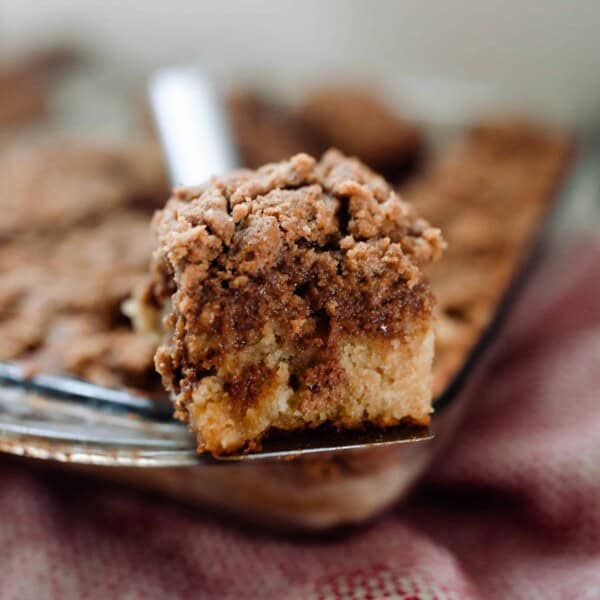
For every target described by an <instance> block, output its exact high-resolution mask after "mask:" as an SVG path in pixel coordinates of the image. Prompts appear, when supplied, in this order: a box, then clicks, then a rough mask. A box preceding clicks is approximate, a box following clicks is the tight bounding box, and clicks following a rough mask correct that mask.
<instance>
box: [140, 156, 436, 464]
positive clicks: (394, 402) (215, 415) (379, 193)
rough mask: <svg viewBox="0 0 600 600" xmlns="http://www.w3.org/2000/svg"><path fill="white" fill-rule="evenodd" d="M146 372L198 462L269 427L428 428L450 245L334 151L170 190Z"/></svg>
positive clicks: (152, 296) (160, 219)
mask: <svg viewBox="0 0 600 600" xmlns="http://www.w3.org/2000/svg"><path fill="white" fill-rule="evenodd" d="M154 230H155V233H156V235H157V237H158V249H157V251H156V252H155V256H154V265H153V275H154V279H153V283H152V286H151V291H150V293H146V295H145V298H146V300H147V301H146V305H148V304H150V305H151V306H154V307H156V308H157V309H158V310H160V309H162V310H164V311H166V313H167V316H166V318H165V321H164V323H165V325H166V329H167V333H166V339H165V340H164V342H163V343H162V345H161V346H160V347H159V349H158V352H157V354H156V359H155V360H156V366H157V369H158V371H159V372H160V373H161V375H162V378H163V382H164V384H165V386H166V388H167V389H168V390H169V391H170V392H171V393H172V394H173V397H174V399H175V406H176V415H177V416H178V417H179V418H180V419H183V420H185V421H188V422H189V423H190V425H191V428H192V429H193V430H194V431H195V432H196V434H197V437H198V447H199V450H201V451H209V452H212V453H215V454H221V453H226V452H231V451H235V450H239V449H241V448H247V449H249V450H252V449H255V448H257V447H258V445H259V443H260V440H261V438H262V437H263V436H264V435H265V434H266V433H268V432H269V431H270V430H272V429H278V430H285V431H289V430H298V429H303V428H314V427H317V426H319V425H322V424H326V423H327V424H331V425H333V426H336V427H338V428H354V427H359V426H361V425H364V424H365V423H372V424H376V425H378V426H390V425H395V424H398V423H399V422H401V421H403V420H405V419H410V420H412V421H414V422H417V423H420V424H427V423H428V422H429V414H430V412H431V389H430V386H431V361H432V358H433V329H432V307H433V298H432V295H431V293H430V291H429V287H428V285H427V283H426V282H425V280H424V278H423V276H422V271H421V268H422V267H423V266H424V265H426V264H428V263H430V262H432V261H433V260H435V259H436V258H437V257H438V256H439V255H440V253H441V251H442V248H443V246H444V242H443V241H442V237H441V234H440V231H439V230H438V229H436V228H433V227H430V226H429V225H428V223H427V222H425V221H423V220H422V219H419V218H417V217H416V216H415V215H414V214H413V212H412V210H411V208H410V206H409V205H408V204H406V203H405V202H404V201H402V200H401V199H400V197H399V196H398V195H397V194H396V193H395V192H394V191H393V190H392V188H391V187H390V186H389V185H388V184H387V183H386V182H385V181H384V180H383V179H382V178H381V177H379V176H378V175H376V174H375V173H373V172H372V171H370V170H369V169H368V168H367V167H365V166H364V165H363V164H361V163H360V162H359V161H358V160H356V159H351V158H346V157H345V156H343V155H342V154H340V153H339V152H337V151H330V152H328V153H326V154H325V156H324V157H323V158H322V159H321V160H320V161H319V162H317V161H315V160H314V159H313V158H311V157H310V156H308V155H306V154H298V155H296V156H294V157H293V158H291V159H290V160H289V161H285V162H281V163H275V164H270V165H267V166H265V167H263V168H261V169H259V170H258V171H255V172H253V171H238V172H234V173H232V174H230V175H227V176H224V177H220V178H216V179H214V180H213V181H212V182H210V183H209V184H208V185H206V186H204V187H201V188H196V189H187V188H184V189H179V190H177V191H176V192H175V194H174V196H173V197H172V198H171V200H170V201H169V202H168V204H167V206H166V208H165V209H163V210H162V211H160V212H159V213H158V214H157V216H156V217H155V219H154Z"/></svg>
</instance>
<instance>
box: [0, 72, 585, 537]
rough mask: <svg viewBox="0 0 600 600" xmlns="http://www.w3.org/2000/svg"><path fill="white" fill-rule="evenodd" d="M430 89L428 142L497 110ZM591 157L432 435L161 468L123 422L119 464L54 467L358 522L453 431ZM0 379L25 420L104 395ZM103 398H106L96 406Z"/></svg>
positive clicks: (317, 523)
mask: <svg viewBox="0 0 600 600" xmlns="http://www.w3.org/2000/svg"><path fill="white" fill-rule="evenodd" d="M99 81H100V84H101V87H102V89H103V90H104V94H110V90H111V85H108V86H107V84H106V80H105V79H100V80H99ZM97 83H98V82H96V83H94V81H93V79H85V85H83V86H82V85H81V84H80V85H79V86H75V89H76V93H74V94H73V98H72V99H71V101H70V104H71V105H74V104H77V105H78V106H86V107H87V110H88V111H90V112H88V113H87V114H88V115H89V116H90V119H91V121H94V119H93V116H92V115H93V106H94V103H96V104H97V103H98V90H97ZM112 85H114V82H112ZM412 85H413V87H414V88H415V89H417V90H418V94H417V99H415V100H414V102H415V104H418V103H419V100H418V97H419V95H420V96H421V97H426V89H427V82H421V84H419V85H415V82H414V80H412ZM444 85H445V86H447V89H446V91H445V92H444V93H440V90H442V89H443V88H444ZM400 87H401V86H400ZM409 87H410V86H409ZM434 87H435V90H436V91H435V94H434V93H433V92H432V93H431V95H434V96H435V97H436V98H437V99H438V100H439V99H440V97H445V98H453V101H452V103H451V106H452V107H453V111H454V112H448V111H447V110H446V112H444V113H442V112H440V111H439V110H437V111H436V109H434V108H432V107H431V106H430V107H429V110H430V111H431V118H428V116H427V114H423V113H421V114H418V115H416V117H417V119H418V120H419V121H421V122H422V123H423V124H424V125H425V127H426V130H427V132H428V134H429V136H430V138H431V140H432V143H433V144H434V145H443V144H444V143H445V140H447V139H448V138H451V137H452V136H453V135H455V134H456V133H457V132H459V131H460V130H461V128H462V127H463V125H462V123H464V122H468V121H469V120H470V117H471V115H473V114H477V113H479V112H481V111H483V112H489V111H492V110H494V109H495V108H499V109H502V108H504V101H503V100H499V99H498V98H496V99H495V100H496V101H494V95H493V94H492V93H491V92H489V90H486V89H485V88H483V87H481V86H469V85H467V84H464V83H461V84H455V85H453V84H452V83H449V82H442V83H440V82H436V84H435V86H434ZM77 94H79V96H78V97H77ZM86 94H87V95H91V94H93V95H94V98H95V99H94V102H92V103H91V105H90V102H87V100H86ZM461 94H463V95H464V102H463V104H461V101H460V96H461ZM101 96H102V94H101ZM115 98H118V95H117V94H115V95H114V97H113V109H114V112H115V114H117V113H118V112H119V111H122V110H123V106H124V104H123V106H120V105H119V103H118V102H115ZM474 99H476V100H477V102H475V105H474ZM422 106H423V104H422ZM461 107H462V109H463V112H462V115H461V113H460V109H461ZM484 107H485V110H484ZM115 121H116V122H118V123H127V122H128V119H124V118H123V117H122V115H121V116H120V117H119V118H115ZM59 123H60V119H59ZM85 123H86V121H85V118H84V117H78V118H75V119H73V118H71V121H70V122H69V121H68V120H67V122H63V123H62V124H59V125H58V126H55V127H54V129H53V131H56V128H58V130H59V131H66V132H69V130H70V129H72V130H75V131H77V132H80V131H87V133H94V128H93V126H91V125H90V126H86V125H85ZM125 130H126V127H123V128H122V130H121V131H120V132H119V133H120V134H123V133H124V132H125ZM125 135H127V134H125ZM117 137H118V136H117ZM595 160H596V152H595V148H594V146H593V145H592V144H589V143H587V142H586V140H581V142H580V144H579V145H578V147H577V152H576V153H575V154H574V157H573V161H572V163H571V166H570V169H569V171H568V173H567V174H566V176H565V178H564V180H563V183H562V185H561V186H560V189H559V190H558V191H557V193H556V195H555V198H554V201H552V202H550V204H549V206H550V211H549V214H548V215H547V217H546V219H544V220H543V221H542V222H541V223H540V224H539V228H538V229H537V230H536V231H535V232H534V235H532V237H531V239H530V240H529V243H528V244H527V249H526V251H525V252H524V253H523V255H522V256H521V257H520V261H519V263H520V264H519V265H518V266H516V269H515V271H514V272H515V275H514V277H513V279H512V283H511V284H510V285H509V286H508V288H507V289H506V290H505V292H504V294H503V296H502V299H501V300H500V302H499V303H498V305H497V307H496V310H495V314H494V317H493V318H492V319H491V321H490V322H489V325H488V326H487V327H486V328H485V330H484V332H483V334H482V335H481V337H480V339H479V340H478V342H477V343H476V344H475V346H474V347H473V348H472V349H471V350H470V352H469V353H468V355H467V357H466V360H465V361H464V364H463V365H462V367H461V368H460V369H459V371H458V372H457V373H456V375H455V376H454V377H453V378H452V380H451V382H450V384H449V385H448V386H447V388H446V390H445V391H444V392H443V393H442V394H441V395H440V396H439V397H438V398H437V399H436V401H435V404H434V408H435V414H434V417H433V424H432V429H433V433H434V435H435V437H434V439H432V440H428V441H425V442H420V443H415V444H407V445H403V446H396V447H381V448H374V449H369V450H367V451H345V452H344V453H342V454H332V455H327V456H314V457H306V458H303V459H299V460H296V461H291V462H276V463H268V464H265V463H261V464H253V463H251V462H249V463H247V464H223V463H222V462H215V461H208V462H207V461H204V464H194V463H196V462H197V461H198V459H197V457H196V456H195V455H194V453H193V452H190V454H189V456H188V458H187V459H185V460H182V461H181V466H172V462H171V463H169V464H170V465H171V466H168V467H165V466H161V464H162V463H161V461H160V460H155V461H148V462H147V464H148V465H149V466H152V467H154V468H151V469H149V468H136V467H132V466H130V465H132V464H140V463H139V462H136V460H135V459H139V457H140V456H143V453H144V447H143V445H141V446H139V445H136V440H135V432H134V431H133V432H132V430H131V429H128V427H129V425H123V427H124V431H125V432H126V433H127V435H129V436H130V437H131V436H133V440H130V445H129V446H128V447H127V448H126V449H125V451H124V452H123V460H122V465H123V466H121V467H118V468H112V467H105V466H103V459H102V456H103V453H108V454H110V455H111V457H114V453H115V451H117V450H115V448H107V447H103V446H102V445H101V444H100V445H99V446H98V448H97V452H96V454H95V456H96V459H95V460H93V461H91V462H92V463H94V464H91V465H89V466H81V465H64V467H65V468H67V469H70V470H74V471H78V472H83V473H88V474H93V475H95V476H100V477H103V478H107V479H110V480H115V481H121V482H123V483H124V484H126V485H134V486H139V487H143V488H148V489H152V490H154V491H158V492H161V493H164V494H165V495H167V496H170V497H174V498H177V499H179V500H182V501H185V502H189V503H193V504H202V505H211V506H213V507H215V508H217V509H219V510H224V511H227V512H229V513H234V514H236V515H238V516H240V517H244V518H249V519H251V520H253V521H261V522H267V523H269V524H272V525H276V526H284V527H299V528H303V529H323V528H331V527H334V526H339V525H342V524H348V523H356V522H361V521H364V520H365V519H368V518H370V517H372V516H373V515H375V514H377V513H378V512H380V511H381V510H382V509H384V508H385V507H386V506H388V505H389V504H390V503H392V502H394V501H397V500H398V499H399V498H401V497H403V496H404V495H406V494H407V493H408V492H409V491H410V489H411V488H412V486H413V485H414V484H415V482H416V481H417V480H418V478H419V476H420V475H422V474H423V473H424V472H425V471H426V469H427V467H428V466H429V465H430V464H431V462H432V461H433V460H434V459H435V457H436V456H438V455H439V453H440V451H441V450H442V449H443V448H444V446H445V445H446V444H448V443H449V442H450V440H451V439H452V437H453V435H454V434H455V432H456V431H457V429H458V427H459V424H460V422H461V420H462V417H463V416H464V414H465V412H466V411H467V410H468V408H469V406H470V405H471V403H472V402H473V401H475V398H474V395H473V393H472V392H473V390H474V389H475V388H476V387H477V385H478V383H479V382H480V380H481V378H482V377H483V376H484V374H485V369H486V364H488V362H489V361H490V359H491V358H492V357H493V354H494V347H495V345H496V341H497V339H498V337H499V334H500V332H501V330H502V327H503V324H504V322H505V320H506V316H507V315H508V313H509V312H510V310H511V309H512V307H513V306H514V304H515V302H516V301H517V299H518V297H519V295H520V292H521V290H522V289H523V286H524V284H525V283H526V282H527V280H528V277H529V274H530V271H531V268H532V265H533V264H534V262H535V258H536V256H538V255H539V253H540V251H541V249H542V248H543V247H544V244H545V243H546V242H547V241H548V239H549V238H554V239H556V237H557V234H558V237H560V235H561V234H562V233H563V232H564V231H565V230H567V229H569V227H570V222H571V220H570V218H569V207H570V206H573V204H574V197H575V196H576V195H577V191H578V190H579V189H580V188H581V186H582V185H585V180H586V178H589V174H590V172H591V169H590V165H592V164H594V162H595ZM44 381H45V384H44ZM3 382H4V384H3V387H2V390H1V392H2V396H1V397H0V409H3V410H4V411H11V410H16V411H17V412H18V411H19V410H20V411H21V412H22V413H23V412H27V410H29V411H30V413H29V417H30V418H31V419H35V418H38V419H39V418H42V419H43V418H53V417H47V415H48V414H49V413H55V412H56V410H55V407H56V406H58V404H57V400H56V396H62V400H60V401H59V402H68V398H69V397H78V396H81V394H82V393H83V394H84V395H86V394H87V396H88V401H89V402H90V404H91V405H97V404H98V401H99V399H100V400H102V394H103V393H104V392H102V391H101V390H99V389H97V390H95V389H94V388H95V386H90V385H87V384H82V385H79V384H78V383H77V382H74V381H73V380H72V379H69V378H61V377H49V378H46V380H43V379H42V382H41V383H40V384H39V385H35V384H34V385H31V384H30V385H29V388H28V389H24V388H23V386H22V385H19V384H14V382H13V383H11V377H10V370H9V371H6V370H5V371H4V377H3ZM109 395H111V394H109ZM112 402H113V404H114V403H115V402H116V403H117V404H118V403H119V402H120V403H121V405H122V407H125V409H127V408H128V407H129V408H135V409H136V410H138V412H141V413H143V412H144V410H149V411H150V412H152V413H153V414H154V416H155V417H156V416H159V417H162V418H163V419H164V417H165V415H166V414H167V413H166V412H165V408H164V405H160V404H156V403H155V402H154V401H147V400H145V399H143V398H137V397H131V396H130V395H129V394H126V393H122V392H120V391H116V392H114V393H112ZM110 403H111V399H109V400H108V402H107V403H106V404H110ZM128 403H129V404H128ZM134 405H137V406H134ZM15 407H17V408H15ZM19 407H20V408H19ZM26 407H29V408H26ZM84 413H85V409H84V412H83V413H82V416H81V422H82V423H84V422H85V419H86V415H85V414H84ZM69 426H70V431H71V433H72V435H71V437H70V438H65V439H57V440H56V442H55V444H54V445H53V446H51V447H50V446H48V447H46V448H44V447H38V448H31V447H30V448H27V447H24V448H23V452H22V454H24V455H27V456H29V457H33V458H35V457H36V456H37V457H38V458H48V457H51V458H54V459H57V461H61V460H65V461H66V460H68V457H69V452H72V451H73V444H74V443H75V444H76V443H77V438H78V435H77V427H78V423H76V422H75V423H69ZM106 426H107V427H117V428H118V427H120V426H121V422H120V417H119V413H118V411H116V412H115V414H107V417H106ZM142 427H144V425H143V424H142ZM156 427H157V428H162V429H161V430H162V431H164V436H163V437H164V438H165V439H166V440H169V439H171V436H174V438H175V439H176V440H177V442H176V443H178V444H180V445H185V444H189V437H188V435H187V433H186V432H185V429H184V428H183V427H182V426H180V425H177V424H174V423H169V422H163V423H159V424H157V425H156ZM13 441H14V440H13ZM5 442H6V438H5V433H2V432H0V449H3V448H4V449H6V448H7V446H6V445H5ZM91 443H92V444H93V442H91ZM177 447H178V446H169V444H168V443H166V444H165V454H164V456H165V460H167V459H168V454H169V451H170V450H172V449H173V448H177ZM86 448H87V449H89V443H88V444H86ZM128 456H129V459H128ZM61 457H62V458H61ZM132 457H133V458H132ZM56 464H58V462H57V463H56Z"/></svg>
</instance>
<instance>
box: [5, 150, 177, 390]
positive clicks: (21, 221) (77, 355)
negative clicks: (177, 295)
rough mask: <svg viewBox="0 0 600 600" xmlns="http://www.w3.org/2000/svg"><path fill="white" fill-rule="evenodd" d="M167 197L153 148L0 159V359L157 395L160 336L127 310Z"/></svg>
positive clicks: (12, 153) (30, 153)
mask: <svg viewBox="0 0 600 600" xmlns="http://www.w3.org/2000/svg"><path fill="white" fill-rule="evenodd" d="M165 195H166V185H165V182H164V176H163V174H162V169H161V166H160V156H159V154H158V152H157V150H156V149H155V148H153V147H144V148H134V147H132V148H130V149H124V148H122V149H119V150H115V149H108V148H99V147H96V146H90V145H85V144H82V143H77V144H75V143H73V142H63V143H62V144H61V145H60V147H59V148H57V147H56V146H55V145H52V146H35V147H32V146H29V145H27V146H24V145H19V146H14V147H11V148H10V149H6V150H4V151H3V153H2V155H1V156H0V209H1V210H2V214H3V218H2V220H1V222H0V360H15V359H18V360H20V361H22V362H25V363H26V364H27V365H29V366H30V368H31V369H34V370H40V369H42V370H47V371H53V372H65V371H66V372H69V373H72V374H75V375H79V376H82V377H85V378H88V379H90V380H93V381H95V382H98V383H103V384H107V385H130V386H139V387H146V388H148V389H150V390H152V389H155V388H157V383H158V382H157V378H156V377H155V376H154V374H153V369H152V359H153V355H154V351H155V346H156V341H155V339H154V338H152V337H149V336H143V335H138V334H136V333H134V332H133V331H132V328H131V326H130V324H129V322H128V320H127V319H126V318H125V317H124V316H123V314H122V312H121V303H122V302H123V301H124V300H125V299H126V298H127V297H128V296H129V295H130V293H131V289H132V288H133V287H135V286H136V285H140V284H141V282H142V280H143V279H144V278H145V277H146V271H147V263H148V257H149V256H150V254H151V252H152V245H153V243H152V237H151V234H150V231H149V223H150V218H151V215H152V211H153V210H154V208H156V207H157V206H158V205H159V203H161V202H162V201H163V200H162V199H163V198H164V197H165Z"/></svg>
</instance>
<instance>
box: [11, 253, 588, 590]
mask: <svg viewBox="0 0 600 600" xmlns="http://www.w3.org/2000/svg"><path fill="white" fill-rule="evenodd" d="M503 348H504V349H503V351H502V352H501V353H500V355H499V357H498V358H497V360H496V361H495V363H494V364H493V365H492V366H491V369H490V372H489V376H488V377H487V379H486V381H485V384H484V385H483V386H482V387H481V388H480V389H479V391H478V392H477V394H478V397H477V398H476V399H475V401H474V403H473V406H474V410H473V411H472V414H471V415H470V416H469V417H468V418H467V420H466V422H465V423H464V426H463V427H462V429H461V432H460V434H459V435H458V437H457V439H456V440H455V442H454V444H453V445H452V448H451V450H450V451H449V452H447V453H446V454H445V456H444V457H443V459H442V460H441V461H440V462H439V463H438V464H437V465H436V466H435V467H434V468H433V470H432V472H431V473H430V474H429V475H428V477H427V478H426V480H425V481H424V482H423V484H422V485H421V486H420V488H419V489H418V490H417V492H416V494H415V496H414V498H413V499H411V500H410V501H409V502H407V503H405V504H403V505H400V506H398V507H396V508H394V509H393V510H391V511H390V512H388V513H387V514H386V515H385V516H383V517H382V518H380V519H379V520H377V522H375V523H374V524H371V525H369V526H367V527H365V528H361V529H360V530H358V531H354V532H351V533H347V534H344V535H340V536H337V537H335V538H334V539H331V538H328V539H315V538H313V539H310V540H300V539H292V538H290V537H286V536H272V535H266V534H262V533H259V532H257V531H252V530H247V529H242V528H239V527H236V526H233V525H231V526H230V525H228V524H226V523H224V522H222V521H219V520H216V519H215V518H213V517H205V516H203V514H202V512H201V511H193V510H191V509H189V508H182V507H181V506H179V505H174V504H171V505H168V504H165V503H164V502H161V501H160V500H159V499H153V498H149V497H144V496H142V495H140V494H138V493H135V492H131V493H129V492H127V491H115V489H114V488H108V487H105V486H103V485H102V484H99V483H98V484H97V483H94V482H92V481H82V480H80V479H77V480H74V479H71V478H70V477H68V476H66V475H63V476H60V477H57V476H56V475H51V474H48V475H45V474H40V472H39V471H35V472H34V471H30V470H29V469H27V468H23V467H19V466H15V464H14V463H12V462H9V461H2V462H0V486H1V487H0V490H1V491H0V598H2V599H3V600H13V599H15V600H16V599H19V600H23V599H28V598H48V599H51V598H52V599H53V598H56V599H70V598H77V599H83V598H90V599H95V598H135V599H137V598H148V599H154V598H161V599H162V598H235V599H242V598H261V599H282V598H283V599H285V598H299V599H309V598H349V599H350V598H352V599H359V598H360V599H368V598H403V599H409V598H410V599H433V598H436V599H438V600H443V599H447V598H452V599H454V598H456V599H468V598H482V599H496V598H497V599H502V600H504V599H511V598H515V599H517V598H518V599H526V600H535V599H538V598H539V599H540V600H542V599H543V600H547V599H554V598H558V599H571V598H572V599H589V600H591V599H596V598H598V599H600V245H598V244H589V245H586V246H585V247H583V248H579V249H578V251H577V252H576V253H575V254H574V255H572V257H571V259H569V260H567V261H565V260H562V262H561V264H560V265H557V264H555V265H553V266H550V267H548V266H547V267H546V268H545V269H542V273H538V275H537V276H536V277H535V280H534V282H533V283H532V284H531V285H530V287H529V290H528V292H527V294H526V297H525V298H524V299H523V302H521V303H520V305H519V307H518V309H517V310H516V311H515V313H514V314H513V315H512V317H511V319H510V323H509V326H508V329H507V331H506V334H505V336H504V344H503Z"/></svg>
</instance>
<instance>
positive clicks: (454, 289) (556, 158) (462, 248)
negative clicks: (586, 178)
mask: <svg viewBox="0 0 600 600" xmlns="http://www.w3.org/2000/svg"><path fill="white" fill-rule="evenodd" d="M570 154H571V140H570V138H569V136H567V135H565V134H564V133H562V132H558V131H553V130H551V129H543V128H540V127H537V126H535V125H533V124H531V123H528V122H524V121H521V120H516V119H500V120H488V121H484V122H481V123H479V124H477V125H475V126H474V127H472V128H471V129H470V130H468V131H467V133H466V135H465V136H464V137H463V138H462V139H460V140H458V142H457V143H455V144H454V145H453V146H452V147H451V148H450V149H448V150H447V151H446V153H445V154H443V155H442V156H441V157H440V158H439V159H438V160H437V161H435V162H433V163H432V164H431V165H430V168H429V169H428V170H427V171H426V172H425V173H424V174H423V175H422V176H421V177H418V178H416V179H414V180H413V181H412V182H411V183H410V185H408V186H407V187H406V188H405V189H403V194H404V196H405V197H407V198H408V199H409V200H410V201H411V202H412V203H413V204H414V205H415V207H416V209H417V210H418V211H419V212H420V213H421V214H422V215H423V216H424V217H425V218H428V219H435V220H436V223H438V224H440V226H441V227H442V228H443V230H444V236H445V238H446V239H447V241H448V246H449V247H448V251H447V252H446V253H445V254H444V257H443V259H442V260H441V261H439V262H438V263H436V264H435V265H433V266H432V267H431V268H429V269H428V275H429V277H430V279H431V285H432V289H433V291H434V293H435V294H436V297H437V298H438V306H437V324H436V356H435V361H434V375H435V376H434V395H438V394H440V393H442V392H443V391H444V389H445V388H446V387H447V385H448V384H449V382H450V381H451V380H452V378H453V377H454V375H455V374H456V373H457V371H458V369H459V368H460V367H461V365H462V364H463V363H464V360H465V357H466V355H467V353H468V352H469V351H470V349H471V348H472V347H473V345H474V344H475V343H476V341H477V340H478V339H479V336H480V335H481V332H482V331H483V330H484V329H485V327H486V326H487V325H488V324H489V322H490V319H491V318H492V315H493V313H494V309H495V307H496V306H497V303H498V301H499V299H500V297H501V296H502V293H503V292H504V290H506V288H507V286H508V284H509V283H510V280H511V277H512V276H513V274H514V272H515V268H516V267H517V266H518V264H519V262H520V261H522V260H523V259H524V257H525V253H526V252H527V249H528V248H529V246H530V244H531V242H532V233H533V232H534V231H535V230H536V228H537V227H538V226H539V225H538V224H539V222H540V219H541V217H542V216H543V214H544V213H545V212H546V211H547V209H548V203H549V201H550V200H551V199H552V198H553V195H554V192H555V188H556V186H557V184H558V182H559V181H560V177H561V175H562V173H563V171H564V169H565V167H566V165H567V164H568V160H569V157H570Z"/></svg>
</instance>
